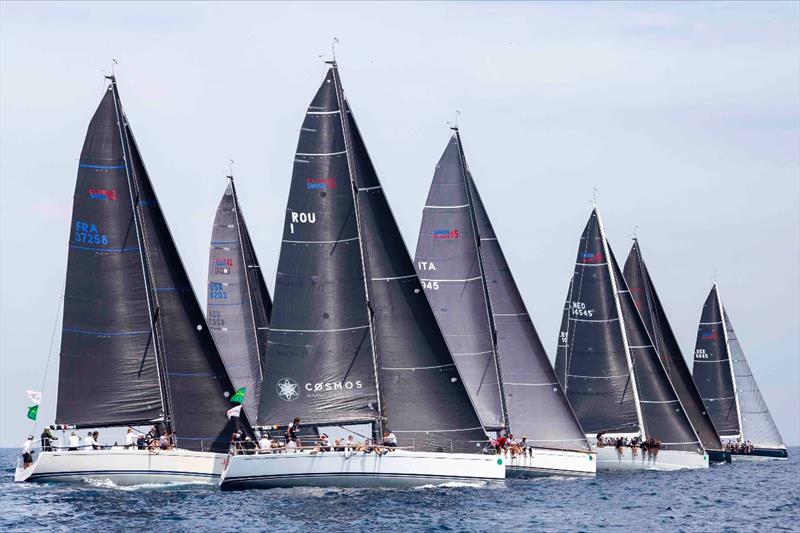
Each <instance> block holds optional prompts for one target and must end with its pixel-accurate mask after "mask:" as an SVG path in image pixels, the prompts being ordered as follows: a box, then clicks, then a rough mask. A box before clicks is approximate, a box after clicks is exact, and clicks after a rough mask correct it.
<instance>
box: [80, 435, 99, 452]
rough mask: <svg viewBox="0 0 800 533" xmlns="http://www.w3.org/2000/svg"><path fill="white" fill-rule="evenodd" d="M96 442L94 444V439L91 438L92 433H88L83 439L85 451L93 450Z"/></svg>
mask: <svg viewBox="0 0 800 533" xmlns="http://www.w3.org/2000/svg"><path fill="white" fill-rule="evenodd" d="M96 444H97V442H95V440H94V437H93V436H92V432H91V431H90V432H89V433H88V434H87V435H86V436H85V437H84V438H83V447H84V448H85V449H87V450H93V449H94V447H95V445H96Z"/></svg>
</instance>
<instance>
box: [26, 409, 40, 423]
mask: <svg viewBox="0 0 800 533" xmlns="http://www.w3.org/2000/svg"><path fill="white" fill-rule="evenodd" d="M38 413H39V406H38V405H32V406H31V407H28V418H30V419H31V420H36V415H37V414H38Z"/></svg>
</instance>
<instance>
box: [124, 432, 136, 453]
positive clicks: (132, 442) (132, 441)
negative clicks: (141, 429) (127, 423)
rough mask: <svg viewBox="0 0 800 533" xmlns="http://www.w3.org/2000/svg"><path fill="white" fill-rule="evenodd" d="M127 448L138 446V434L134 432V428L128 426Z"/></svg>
mask: <svg viewBox="0 0 800 533" xmlns="http://www.w3.org/2000/svg"><path fill="white" fill-rule="evenodd" d="M125 448H128V449H130V448H136V435H135V434H134V433H133V428H128V432H127V433H126V434H125Z"/></svg>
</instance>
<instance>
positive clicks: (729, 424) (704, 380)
mask: <svg viewBox="0 0 800 533" xmlns="http://www.w3.org/2000/svg"><path fill="white" fill-rule="evenodd" d="M726 335H727V334H726V332H725V322H724V319H723V316H722V306H721V304H720V302H719V296H718V294H717V284H716V283H715V284H714V286H713V287H712V288H711V292H709V293H708V297H707V298H706V302H705V304H704V305H703V313H702V315H701V316H700V325H699V326H698V329H697V343H696V344H695V349H694V365H693V366H692V378H693V379H694V382H695V385H697V390H698V391H699V392H700V396H701V397H702V398H703V403H704V404H705V406H706V410H707V411H708V414H709V415H710V416H711V420H712V421H713V422H714V427H715V428H716V429H717V431H718V432H719V436H720V438H721V439H735V438H739V436H740V434H741V426H740V423H739V405H738V404H737V401H736V393H735V390H736V387H735V385H734V381H733V379H734V378H733V373H732V371H731V369H732V367H731V361H730V355H729V353H728V345H727V343H726V342H725V337H726Z"/></svg>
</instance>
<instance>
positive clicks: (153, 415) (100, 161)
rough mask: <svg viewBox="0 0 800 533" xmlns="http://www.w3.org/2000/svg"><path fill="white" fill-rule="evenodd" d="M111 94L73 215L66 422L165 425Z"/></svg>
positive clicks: (87, 148) (61, 407) (93, 132)
mask: <svg viewBox="0 0 800 533" xmlns="http://www.w3.org/2000/svg"><path fill="white" fill-rule="evenodd" d="M126 161H127V160H126V158H125V154H124V152H123V147H122V140H121V136H120V129H119V124H118V118H117V111H116V108H115V100H114V93H113V89H112V88H111V87H109V88H108V90H107V91H106V93H105V95H104V96H103V99H102V101H101V102H100V106H99V107H98V108H97V111H96V112H95V114H94V116H93V117H92V120H91V122H90V123H89V129H88V131H87V133H86V140H85V141H84V144H83V150H82V151H81V157H80V163H79V164H78V178H77V183H76V185H75V196H74V200H73V208H72V222H71V228H72V229H71V230H70V237H69V239H70V244H69V259H68V262H67V280H66V286H65V293H64V319H63V328H62V333H61V353H60V365H59V376H58V382H59V386H58V402H57V409H56V422H57V423H58V424H71V425H77V426H79V427H103V426H114V425H124V424H147V423H149V422H151V421H155V420H161V419H163V418H164V416H165V413H164V406H163V404H162V397H161V385H160V382H159V375H158V364H157V362H156V353H155V349H154V347H153V337H152V329H151V323H150V317H151V314H150V311H149V310H148V301H147V288H146V285H145V279H144V274H143V265H142V260H141V246H142V244H141V242H140V240H139V236H138V235H137V231H136V227H135V224H134V214H133V203H132V198H133V197H132V195H131V191H130V189H129V187H128V177H127V162H126Z"/></svg>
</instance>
